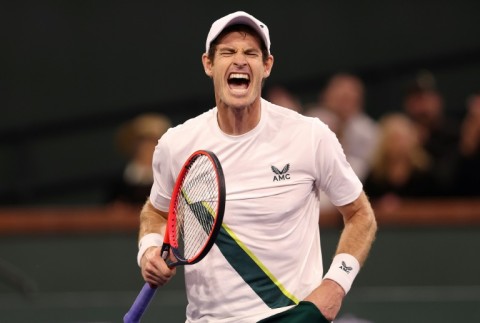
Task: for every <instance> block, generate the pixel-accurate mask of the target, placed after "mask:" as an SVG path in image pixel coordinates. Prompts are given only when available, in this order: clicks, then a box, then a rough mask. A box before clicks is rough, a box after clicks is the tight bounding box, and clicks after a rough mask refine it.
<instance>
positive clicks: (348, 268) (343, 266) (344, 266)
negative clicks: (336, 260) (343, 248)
mask: <svg viewBox="0 0 480 323" xmlns="http://www.w3.org/2000/svg"><path fill="white" fill-rule="evenodd" d="M338 268H340V269H341V270H343V271H344V272H346V273H347V274H350V272H351V271H352V269H353V268H352V267H348V266H347V264H346V263H345V261H342V265H341V266H340V267H338Z"/></svg>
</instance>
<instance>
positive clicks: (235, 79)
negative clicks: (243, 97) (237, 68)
mask: <svg viewBox="0 0 480 323" xmlns="http://www.w3.org/2000/svg"><path fill="white" fill-rule="evenodd" d="M227 82H228V86H229V87H230V89H232V90H246V89H248V86H249V85H250V76H249V75H248V74H243V73H232V74H230V76H229V77H228V80H227Z"/></svg>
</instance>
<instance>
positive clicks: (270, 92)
mask: <svg viewBox="0 0 480 323" xmlns="http://www.w3.org/2000/svg"><path fill="white" fill-rule="evenodd" d="M265 99H266V100H267V101H270V102H272V103H273V104H276V105H280V106H282V107H285V108H289V109H291V110H294V111H297V112H298V113H303V107H302V103H301V102H300V99H299V98H298V97H297V96H296V95H294V94H293V93H292V92H290V91H289V90H288V89H287V88H286V87H284V86H282V85H274V86H272V87H269V88H268V89H267V90H266V95H265Z"/></svg>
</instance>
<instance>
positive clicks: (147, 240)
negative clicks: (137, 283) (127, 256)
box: [137, 233, 163, 267]
mask: <svg viewBox="0 0 480 323" xmlns="http://www.w3.org/2000/svg"><path fill="white" fill-rule="evenodd" d="M162 244H163V236H162V235H161V234H160V233H149V234H146V235H144V236H143V237H142V238H141V239H140V241H139V242H138V254H137V264H138V266H139V267H141V265H140V260H142V257H143V254H144V253H145V251H146V250H147V249H148V248H150V247H160V246H161V245H162Z"/></svg>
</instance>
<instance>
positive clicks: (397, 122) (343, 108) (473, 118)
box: [265, 71, 480, 210]
mask: <svg viewBox="0 0 480 323" xmlns="http://www.w3.org/2000/svg"><path fill="white" fill-rule="evenodd" d="M265 97H266V99H267V100H269V101H270V102H273V103H276V104H279V105H283V106H285V107H288V108H291V109H293V110H295V111H298V112H299V113H302V114H304V115H307V116H311V117H316V118H319V119H320V120H322V121H323V122H325V123H326V124H327V125H328V126H329V127H330V129H331V130H332V131H333V132H335V133H336V135H337V137H338V139H339V141H340V142H341V144H342V146H343V148H344V151H345V155H346V157H347V160H348V161H349V162H350V164H351V166H352V168H353V169H354V170H355V172H356V173H357V175H358V176H359V178H360V179H361V180H362V182H363V184H364V188H365V191H366V193H367V194H368V195H369V197H370V199H371V200H372V203H373V204H374V205H375V207H376V209H377V210H379V209H392V208H395V206H398V205H399V204H400V203H401V200H402V199H415V198H442V197H474V196H476V197H478V196H480V187H479V184H480V168H479V166H480V92H477V93H472V94H471V96H470V97H469V98H466V104H465V105H466V107H465V108H466V111H465V113H464V116H462V119H461V120H457V119H454V118H452V117H449V116H448V115H447V114H446V109H445V107H444V97H443V96H442V93H441V92H440V91H439V90H438V87H437V86H436V82H435V78H434V76H433V75H432V74H431V73H430V72H428V71H422V72H420V73H419V74H418V76H417V77H416V78H415V79H414V80H412V82H411V83H410V84H409V86H408V87H407V90H406V91H405V93H404V96H403V100H402V102H401V103H400V104H399V107H398V109H397V110H395V111H386V112H385V113H384V114H382V115H381V116H380V117H377V118H376V119H374V118H372V117H371V116H370V115H369V113H368V110H367V108H366V102H365V85H364V82H363V80H362V79H361V78H360V77H358V76H356V75H354V74H349V73H338V74H335V75H333V76H332V77H331V78H330V79H329V80H328V82H327V83H326V85H325V86H324V87H323V88H322V89H320V91H319V96H318V100H317V102H310V103H308V104H305V105H302V104H301V103H300V100H299V98H298V97H297V96H296V95H295V94H294V93H292V92H291V91H289V90H288V88H286V87H284V86H280V85H276V86H273V87H271V88H270V89H268V90H267V92H266V96H265ZM323 200H325V199H323ZM323 207H328V201H327V203H323Z"/></svg>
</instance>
